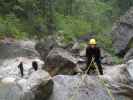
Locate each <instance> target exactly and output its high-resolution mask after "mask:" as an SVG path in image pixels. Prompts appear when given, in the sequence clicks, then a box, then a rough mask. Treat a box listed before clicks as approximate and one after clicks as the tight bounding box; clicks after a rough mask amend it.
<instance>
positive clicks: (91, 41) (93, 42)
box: [89, 39, 97, 45]
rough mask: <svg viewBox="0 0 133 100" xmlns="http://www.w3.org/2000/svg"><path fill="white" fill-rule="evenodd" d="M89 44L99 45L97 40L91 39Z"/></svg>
mask: <svg viewBox="0 0 133 100" xmlns="http://www.w3.org/2000/svg"><path fill="white" fill-rule="evenodd" d="M89 44H92V45H95V44H97V43H96V40H95V39H90V41H89Z"/></svg>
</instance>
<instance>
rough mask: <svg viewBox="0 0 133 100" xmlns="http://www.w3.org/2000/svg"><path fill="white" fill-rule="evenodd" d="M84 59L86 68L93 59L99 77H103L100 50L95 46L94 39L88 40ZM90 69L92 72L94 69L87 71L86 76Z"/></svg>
mask: <svg viewBox="0 0 133 100" xmlns="http://www.w3.org/2000/svg"><path fill="white" fill-rule="evenodd" d="M86 58H87V68H88V67H89V66H90V63H91V61H92V58H94V61H95V62H96V64H97V66H98V70H99V73H100V75H103V69H102V65H101V53H100V49H99V48H98V47H97V46H96V40H95V39H90V41H89V45H88V47H87V48H86ZM91 69H93V70H94V68H90V69H89V71H88V74H89V72H90V70H91Z"/></svg>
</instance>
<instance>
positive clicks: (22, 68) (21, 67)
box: [18, 61, 24, 77]
mask: <svg viewBox="0 0 133 100" xmlns="http://www.w3.org/2000/svg"><path fill="white" fill-rule="evenodd" d="M18 68H19V70H20V73H21V77H23V76H24V67H23V62H22V61H21V62H20V64H19V65H18Z"/></svg>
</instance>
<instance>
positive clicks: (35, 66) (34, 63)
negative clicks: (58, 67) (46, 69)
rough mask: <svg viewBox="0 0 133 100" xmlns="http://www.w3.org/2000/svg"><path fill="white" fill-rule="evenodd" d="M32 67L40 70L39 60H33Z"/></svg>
mask: <svg viewBox="0 0 133 100" xmlns="http://www.w3.org/2000/svg"><path fill="white" fill-rule="evenodd" d="M32 68H33V69H34V70H35V71H37V70H38V63H37V61H33V62H32Z"/></svg>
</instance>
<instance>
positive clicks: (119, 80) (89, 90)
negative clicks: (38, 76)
mask: <svg viewBox="0 0 133 100" xmlns="http://www.w3.org/2000/svg"><path fill="white" fill-rule="evenodd" d="M132 69H133V61H132V60H131V61H129V62H128V63H127V64H122V65H114V66H112V65H110V66H109V65H108V66H104V75H103V76H98V77H97V76H95V75H89V76H88V75H87V76H86V78H85V79H84V80H83V77H81V75H76V76H64V75H58V76H55V77H54V78H53V81H54V90H53V94H52V95H51V97H50V99H49V100H114V99H112V97H113V98H115V100H132V98H133V96H132V93H133V88H132V87H133V84H132V83H133V81H132V79H133V74H132V71H133V70H132ZM99 79H100V80H99ZM101 80H102V81H101ZM103 81H104V84H103ZM107 88H108V89H107ZM108 91H109V92H110V93H109V94H108ZM110 94H111V95H110Z"/></svg>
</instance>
